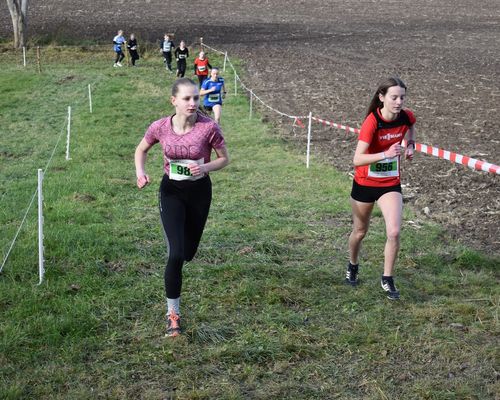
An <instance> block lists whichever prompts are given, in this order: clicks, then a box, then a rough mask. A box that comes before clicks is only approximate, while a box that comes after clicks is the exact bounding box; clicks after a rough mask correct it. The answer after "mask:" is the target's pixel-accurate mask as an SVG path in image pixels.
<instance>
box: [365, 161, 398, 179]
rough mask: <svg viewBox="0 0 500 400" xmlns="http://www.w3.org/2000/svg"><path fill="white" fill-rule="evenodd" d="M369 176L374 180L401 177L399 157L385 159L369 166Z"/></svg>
mask: <svg viewBox="0 0 500 400" xmlns="http://www.w3.org/2000/svg"><path fill="white" fill-rule="evenodd" d="M368 176H370V177H372V178H392V177H395V176H399V157H394V158H385V159H383V160H381V161H377V162H375V163H373V164H370V165H369V166H368Z"/></svg>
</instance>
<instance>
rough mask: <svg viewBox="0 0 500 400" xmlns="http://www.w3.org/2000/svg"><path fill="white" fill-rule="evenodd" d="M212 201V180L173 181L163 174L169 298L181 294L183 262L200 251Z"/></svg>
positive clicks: (162, 198) (160, 201)
mask: <svg viewBox="0 0 500 400" xmlns="http://www.w3.org/2000/svg"><path fill="white" fill-rule="evenodd" d="M211 201H212V182H211V181H210V178H209V177H208V176H207V177H205V178H201V179H199V180H197V181H173V180H170V179H169V177H168V176H167V175H164V177H163V180H162V182H161V185H160V192H159V203H160V204H159V205H160V216H161V222H162V224H163V232H164V233H165V240H166V242H167V247H168V261H167V266H166V268H165V293H166V295H167V298H169V299H176V298H178V297H179V296H180V295H181V288H182V265H183V264H184V261H191V260H192V259H193V257H194V256H195V254H196V251H197V250H198V245H199V243H200V239H201V235H202V234H203V228H204V227H205V223H206V221H207V217H208V211H209V210H210V203H211Z"/></svg>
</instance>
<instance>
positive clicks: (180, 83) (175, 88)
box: [172, 78, 198, 97]
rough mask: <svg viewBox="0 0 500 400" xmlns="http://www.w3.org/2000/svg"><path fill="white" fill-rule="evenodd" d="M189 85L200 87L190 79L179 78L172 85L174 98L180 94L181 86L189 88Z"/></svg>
mask: <svg viewBox="0 0 500 400" xmlns="http://www.w3.org/2000/svg"><path fill="white" fill-rule="evenodd" d="M187 85H193V86H196V87H198V85H197V84H196V83H194V81H192V80H191V79H189V78H179V79H177V80H176V81H175V82H174V84H173V85H172V96H174V97H175V96H177V93H178V92H179V86H187Z"/></svg>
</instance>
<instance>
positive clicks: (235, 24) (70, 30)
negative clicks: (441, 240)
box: [0, 0, 500, 254]
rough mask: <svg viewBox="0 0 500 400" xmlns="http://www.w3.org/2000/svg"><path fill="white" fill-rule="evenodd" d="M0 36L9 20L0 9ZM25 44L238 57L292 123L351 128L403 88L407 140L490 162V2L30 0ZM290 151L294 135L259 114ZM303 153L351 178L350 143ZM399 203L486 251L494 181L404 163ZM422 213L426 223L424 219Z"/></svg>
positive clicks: (498, 202)
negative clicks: (130, 40)
mask: <svg viewBox="0 0 500 400" xmlns="http://www.w3.org/2000/svg"><path fill="white" fill-rule="evenodd" d="M0 11H2V12H1V13H0V35H1V36H2V37H3V38H5V37H8V36H10V32H11V27H10V18H9V15H8V11H7V6H6V4H5V2H1V3H0ZM29 27H30V35H31V36H32V37H38V38H40V37H44V36H51V37H56V38H57V37H58V38H63V37H72V38H75V39H97V40H101V41H103V42H104V43H108V42H110V41H111V38H112V36H113V35H114V32H115V31H116V30H117V29H118V28H122V29H124V30H125V31H126V32H132V31H134V32H136V34H137V35H138V37H139V40H143V41H146V40H148V41H155V40H157V39H159V38H160V37H161V36H162V34H163V32H165V31H169V32H175V34H176V37H177V38H184V39H186V41H187V42H188V43H195V42H197V41H198V38H199V37H200V36H203V37H204V41H205V42H206V43H207V44H210V45H211V46H213V47H216V48H220V49H224V50H228V52H229V55H230V56H231V55H234V56H237V57H239V58H242V59H243V60H245V63H246V72H245V74H244V76H245V80H246V82H247V85H248V86H249V87H252V88H254V91H255V93H256V94H258V96H259V97H261V98H262V99H263V100H264V101H265V102H267V103H268V104H270V105H272V106H273V107H275V108H277V109H279V110H281V111H283V112H285V113H288V114H292V115H306V114H308V112H309V111H312V112H313V115H314V116H318V117H323V118H325V119H328V120H332V121H335V122H341V123H344V124H348V125H351V126H359V125H360V124H361V122H362V120H363V117H364V113H365V109H366V107H367V105H368V102H369V100H370V98H371V96H372V95H373V92H374V91H375V88H376V86H377V83H378V82H379V81H380V80H381V79H382V78H383V77H386V76H388V75H398V76H400V77H401V78H402V79H403V80H404V81H405V82H406V83H407V85H408V88H409V92H408V102H407V106H408V107H409V108H410V109H412V110H414V111H415V113H416V116H417V137H418V141H419V142H421V143H424V144H430V145H433V146H436V147H440V148H444V149H447V150H451V151H455V152H458V153H460V154H464V155H468V156H471V157H474V158H478V159H484V160H486V161H488V162H491V163H494V164H499V163H500V106H499V103H500V3H499V2H498V1H497V0H483V1H481V2H477V1H475V0H441V1H439V2H438V1H435V0H419V1H410V0H403V1H396V0H379V1H375V0H354V1H348V2H346V1H341V0H329V1H326V0H323V1H320V0H307V1H305V0H298V1H286V0H254V1H237V0H227V1H222V0H212V1H210V2H206V3H204V4H203V5H202V6H201V3H199V2H186V1H178V0H177V1H161V0H140V1H139V0H128V1H124V0H123V1H122V0H115V1H112V0H89V1H87V2H81V1H77V0H43V1H42V0H32V1H31V2H30V12H29ZM266 117H268V118H270V119H271V120H273V121H276V122H277V123H278V124H280V125H281V126H282V129H283V134H284V135H285V136H286V137H288V138H289V139H290V140H293V141H297V142H300V143H305V131H304V130H300V129H298V128H292V127H291V125H290V123H289V121H283V120H281V119H280V118H279V117H278V116H277V115H274V114H273V113H267V112H266ZM313 127H314V131H313V146H312V152H313V153H314V154H315V155H318V154H321V156H322V157H324V158H325V159H326V160H328V162H329V163H330V164H331V165H333V166H335V167H336V168H338V169H339V170H341V171H343V172H345V173H346V174H349V173H352V166H351V159H352V154H353V151H354V147H355V137H354V135H352V134H346V133H345V132H342V131H339V130H335V129H325V128H322V127H321V126H320V125H317V124H315V125H313ZM403 168H404V171H403V184H404V185H405V188H404V195H405V201H406V203H408V204H411V205H412V206H414V208H415V210H416V211H417V213H418V215H419V217H418V218H419V219H420V220H425V219H427V218H430V219H432V220H434V221H437V222H439V223H440V224H442V225H443V226H444V227H446V229H447V231H448V232H449V234H450V238H452V239H453V240H457V241H459V242H462V243H466V244H468V245H470V246H472V247H474V248H476V249H481V250H485V251H488V252H490V253H495V254H499V253H500V251H499V250H500V237H499V231H500V229H499V225H500V176H498V175H493V174H488V173H484V172H477V171H473V170H471V169H469V168H467V167H465V166H460V165H456V164H452V163H450V162H447V161H444V160H439V159H437V158H434V157H430V156H426V155H423V154H417V155H416V157H415V160H414V162H413V163H412V164H411V165H409V164H408V163H405V164H404V166H403ZM424 210H425V211H426V212H424Z"/></svg>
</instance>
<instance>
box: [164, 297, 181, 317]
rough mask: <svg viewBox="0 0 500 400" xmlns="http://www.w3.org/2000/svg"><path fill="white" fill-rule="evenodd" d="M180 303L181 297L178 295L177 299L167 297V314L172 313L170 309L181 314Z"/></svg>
mask: <svg viewBox="0 0 500 400" xmlns="http://www.w3.org/2000/svg"><path fill="white" fill-rule="evenodd" d="M180 304H181V298H180V297H177V298H176V299H168V298H167V315H169V314H170V311H174V312H175V313H176V314H177V315H180Z"/></svg>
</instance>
